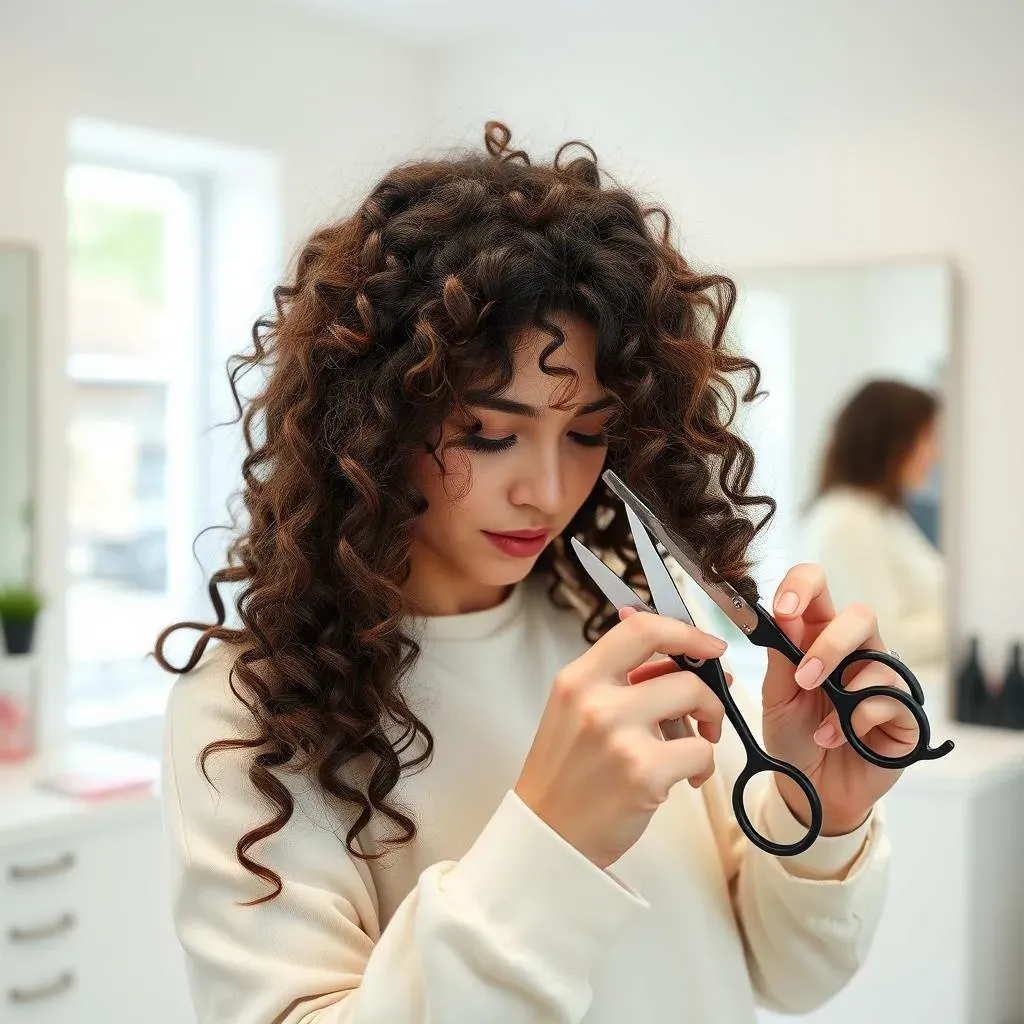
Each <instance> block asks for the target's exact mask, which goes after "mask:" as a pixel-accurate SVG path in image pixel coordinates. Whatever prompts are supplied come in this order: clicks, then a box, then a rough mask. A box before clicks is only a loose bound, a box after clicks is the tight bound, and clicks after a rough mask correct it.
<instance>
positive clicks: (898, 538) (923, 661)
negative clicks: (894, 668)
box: [800, 487, 948, 678]
mask: <svg viewBox="0 0 1024 1024" xmlns="http://www.w3.org/2000/svg"><path fill="white" fill-rule="evenodd" d="M800 557H801V558H805V559H807V560H808V561H811V562H817V563H818V564H819V565H820V566H821V567H822V568H823V569H824V570H825V575H826V576H827V577H828V583H829V590H830V591H831V593H832V597H833V599H834V600H835V603H836V607H837V608H842V607H844V606H846V605H848V604H851V603H853V602H860V603H863V604H866V605H868V606H870V607H871V608H872V609H874V611H875V613H876V614H877V615H878V624H879V628H880V630H881V633H882V636H884V637H885V640H886V643H888V644H891V645H892V647H893V648H894V649H895V650H896V651H897V652H898V653H899V655H900V657H901V658H902V659H903V660H904V661H905V662H906V663H907V664H908V665H910V666H911V667H913V669H914V671H915V672H916V673H918V674H919V675H921V674H922V673H925V674H936V673H938V674H939V675H940V676H941V675H942V674H944V669H945V667H946V648H947V641H948V629H947V625H946V610H945V600H946V592H945V566H944V563H943V559H942V556H941V555H940V554H939V552H938V551H936V550H935V548H934V547H933V546H932V544H931V543H930V542H929V540H928V538H927V537H926V536H925V535H924V534H923V533H922V532H921V530H920V529H919V528H918V526H917V524H916V523H915V522H914V520H913V519H912V518H911V516H910V514H909V513H908V512H906V511H904V510H903V509H899V508H893V507H892V506H890V505H887V504H886V503H885V502H883V501H882V499H881V498H879V497H877V496H876V495H873V494H871V493H869V492H867V491H863V490H860V489H856V488H852V487H837V488H835V489H834V490H832V491H829V493H827V494H826V495H824V496H823V497H822V498H819V499H818V500H817V501H816V502H815V503H814V504H813V505H812V506H811V509H810V511H809V512H808V515H807V519H806V521H805V524H804V535H803V539H802V551H801V555H800ZM922 678H923V677H922Z"/></svg>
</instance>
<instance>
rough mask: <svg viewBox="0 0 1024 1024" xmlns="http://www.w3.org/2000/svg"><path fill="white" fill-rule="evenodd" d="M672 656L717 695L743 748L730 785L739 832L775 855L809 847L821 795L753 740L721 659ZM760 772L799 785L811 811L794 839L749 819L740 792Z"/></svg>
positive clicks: (816, 832)
mask: <svg viewBox="0 0 1024 1024" xmlns="http://www.w3.org/2000/svg"><path fill="white" fill-rule="evenodd" d="M672 660H673V661H674V662H675V663H676V665H678V666H679V668H681V669H682V670H683V671H684V672H693V673H694V674H695V675H696V676H698V678H700V679H701V681H702V682H704V683H705V685H706V686H707V687H708V688H709V689H710V690H711V691H712V693H714V694H715V696H716V697H718V699H719V700H720V701H721V702H722V707H723V708H724V709H725V716H726V718H728V719H729V721H730V722H731V723H732V726H733V728H734V729H735V730H736V732H737V734H738V735H739V738H740V742H741V743H742V744H743V747H744V749H745V750H746V753H747V763H746V765H745V766H744V768H743V771H741V772H740V774H739V776H738V777H737V779H736V782H735V784H734V785H733V789H732V809H733V813H734V815H735V816H736V822H737V824H738V825H739V827H740V829H741V831H742V832H743V834H744V835H745V836H746V837H747V838H748V839H749V840H750V841H751V842H752V843H753V844H754V846H756V847H757V848H758V849H760V850H764V851H765V852H766V853H771V854H774V855H775V856H776V857H792V856H794V855H796V854H798V853H803V852H804V850H807V849H809V848H810V846H811V845H812V844H813V843H814V840H815V839H817V838H818V835H819V834H820V832H821V822H822V810H821V799H820V798H819V797H818V793H817V790H815V788H814V786H813V784H812V783H811V780H810V779H809V778H807V776H806V775H804V773H803V772H802V771H800V769H799V768H797V767H796V766H795V765H792V764H789V763H788V762H786V761H780V760H779V759H778V758H775V757H772V756H771V754H769V753H768V752H767V751H765V750H764V749H763V748H762V747H761V745H760V744H759V743H758V742H757V739H756V738H755V737H754V734H753V733H752V732H751V731H750V727H749V726H748V725H747V722H746V719H744V717H743V715H742V714H741V713H740V710H739V708H738V707H737V706H736V701H735V700H734V699H733V696H732V692H731V691H730V689H729V684H728V682H726V678H725V672H724V670H723V669H722V663H721V662H720V661H718V659H715V658H709V659H707V660H705V659H698V658H690V657H688V656H686V655H672ZM764 772H774V773H778V774H779V775H785V776H786V777H787V778H789V779H792V780H793V782H795V783H796V785H797V786H799V787H800V790H801V791H802V792H803V794H804V797H805V798H806V800H807V807H808V810H809V811H810V815H811V821H810V825H809V826H808V828H807V834H806V835H804V836H803V837H802V838H801V839H799V840H798V841H797V842H795V843H777V842H775V841H774V840H772V839H769V838H768V837H767V836H763V835H761V833H760V832H758V830H757V828H756V826H755V825H754V823H753V822H752V821H751V820H750V815H749V814H747V808H746V804H745V803H744V800H743V796H744V793H745V792H746V789H747V786H748V785H749V784H750V782H751V781H752V780H753V779H754V778H755V777H756V776H758V775H761V774H763V773H764Z"/></svg>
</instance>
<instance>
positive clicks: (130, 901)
mask: <svg viewBox="0 0 1024 1024" xmlns="http://www.w3.org/2000/svg"><path fill="white" fill-rule="evenodd" d="M37 776H38V767H32V766H27V767H25V768H23V769H19V770H13V769H4V770H2V771H0V1022H2V1024H72V1022H73V1024H129V1022H131V1024H138V1022H139V1021H146V1022H147V1024H191V1022H192V1021H194V1016H193V1014H192V1011H191V1007H190V1004H189V1000H188V992H187V987H186V982H185V975H184V963H183V959H182V953H181V950H180V948H179V946H178V944H177V940H176V939H175V937H174V933H173V929H172V926H171V920H170V898H169V891H168V885H167V877H166V871H165V854H164V843H163V838H162V826H161V821H160V810H159V801H158V799H157V796H156V795H155V794H154V793H147V794H145V795H136V796H130V797H116V798H109V799H107V800H104V801H102V802H89V801H82V800H77V799H71V798H67V797H61V796H57V795H53V794H48V793H45V792H42V791H40V790H38V789H37V788H36V786H35V779H36V778H37Z"/></svg>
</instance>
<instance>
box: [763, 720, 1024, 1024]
mask: <svg viewBox="0 0 1024 1024" xmlns="http://www.w3.org/2000/svg"><path fill="white" fill-rule="evenodd" d="M947 737H949V738H951V739H952V740H954V741H955V743H956V749H955V750H954V751H953V752H952V753H951V754H949V755H948V756H947V757H945V758H942V759H940V760H938V761H931V762H923V763H920V764H917V765H914V766H913V767H912V768H910V769H908V770H907V772H906V773H905V774H904V777H903V778H902V779H901V780H900V783H899V785H897V786H896V787H895V789H894V790H893V791H892V792H891V793H890V794H889V795H888V796H887V797H886V800H885V806H884V813H885V821H886V826H887V829H888V833H889V836H890V839H891V842H892V874H891V881H890V889H889V898H888V902H887V905H886V911H885V915H884V918H883V920H882V923H881V926H880V928H879V932H878V937H877V939H876V941H875V945H874V948H873V949H872V952H871V955H870V957H869V959H868V962H867V964H866V965H865V966H864V968H863V970H862V971H861V972H860V973H859V974H858V975H857V977H856V978H854V980H853V981H851V983H850V984H849V985H848V986H847V988H846V989H845V990H844V991H843V992H841V993H840V994H839V995H838V996H837V997H836V998H835V999H833V1000H832V1001H831V1002H830V1003H829V1004H828V1005H826V1006H824V1007H822V1008H821V1009H820V1010H818V1011H816V1012H815V1013H813V1014H810V1015H808V1016H806V1017H803V1018H801V1019H802V1020H805V1021H810V1022H812V1024H863V1022H864V1021H865V1020H873V1021H877V1022H878V1024H902V1022H911V1024H917V1022H919V1021H920V1022H924V1021H928V1022H929V1024H1024V733H1021V732H1009V731H1004V730H999V729H987V728H981V727H975V726H964V725H961V724H959V723H943V722H941V721H937V720H935V719H933V721H932V743H933V745H935V744H938V743H940V742H941V741H942V740H944V739H946V738H947ZM789 1020H792V1018H791V1017H781V1016H778V1015H776V1014H773V1013H769V1012H767V1011H762V1012H761V1014H760V1016H759V1022H761V1024H769V1022H771V1024H781V1022H783V1021H789Z"/></svg>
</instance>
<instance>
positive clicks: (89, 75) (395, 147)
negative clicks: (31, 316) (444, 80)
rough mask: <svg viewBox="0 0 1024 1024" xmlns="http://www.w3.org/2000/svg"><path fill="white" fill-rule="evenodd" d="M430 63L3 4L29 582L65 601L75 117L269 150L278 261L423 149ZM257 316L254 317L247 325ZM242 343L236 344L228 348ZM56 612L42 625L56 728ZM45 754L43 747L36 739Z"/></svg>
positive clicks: (307, 30) (291, 22)
mask: <svg viewBox="0 0 1024 1024" xmlns="http://www.w3.org/2000/svg"><path fill="white" fill-rule="evenodd" d="M430 80H431V65H430V63H429V62H428V61H427V60H426V58H425V57H424V56H423V55H422V53H421V51H420V50H417V49H413V48H411V47H408V46H405V45H400V44H397V43H395V42H393V41H390V40H388V39H385V38H378V37H376V36H374V35H372V34H369V33H367V32H366V31H359V32H357V31H355V30H348V29H346V28H345V27H344V26H342V25H339V24H337V23H330V22H325V21H324V20H323V19H322V18H319V17H316V16H304V15H302V14H301V12H298V13H296V12H294V11H293V12H290V13H289V12H288V10H287V9H286V8H283V7H275V6H265V5H263V4H261V3H259V2H258V0H249V2H245V0H206V2H203V0H176V2H175V3H173V4H172V3H166V4H163V3H159V4H158V3H154V2H152V0H89V2H88V3H82V2H79V0H46V2H45V3H32V4H9V3H4V4H2V5H0V237H2V238H8V239H17V240H20V241H26V242H29V243H31V244H33V245H34V246H36V247H37V248H38V250H39V253H40V257H41V266H40V277H41V296H42V299H41V301H42V310H41V320H42V324H41V330H42V345H41V348H42V352H41V360H40V365H41V369H42V380H41V389H42V395H41V401H42V409H43V415H42V437H41V438H40V447H41V451H42V454H43V465H42V467H41V487H42V494H43V501H42V502H41V508H40V510H39V512H40V530H39V537H38V548H39V549H38V552H37V555H38V561H37V565H38V567H39V574H40V580H41V584H42V586H43V587H44V588H45V589H46V590H47V591H48V592H49V593H50V594H54V595H56V594H59V593H60V591H61V590H62V589H63V579H64V576H63V567H62V566H63V559H64V495H65V481H64V472H65V465H64V461H63V454H62V453H63V449H64V421H63V418H62V417H63V415H64V410H65V409H66V405H67V403H66V395H65V391H64V387H65V385H64V371H63V351H64V335H63V330H64V326H63V319H64V301H63V293H64V239H65V223H64V171H65V166H66V160H67V152H66V139H67V133H68V129H69V125H70V123H71V122H72V120H73V119H75V118H78V117H89V118H97V119H100V120H106V121H112V122H118V123H123V124H128V125H139V126H144V127H148V128H152V129H156V130H159V131H162V132H167V133H176V134H180V135H186V136H195V137H198V138H203V139H211V140H219V141H222V142H225V143H231V144H234V145H237V146H244V147H249V148H256V149H262V150H266V151H268V152H269V153H270V154H271V155H272V156H276V157H277V158H278V160H279V167H280V174H281V182H282V194H281V201H282V204H283V209H282V217H283V234H284V250H285V252H290V251H291V249H292V248H293V246H294V245H295V244H296V243H297V241H298V240H299V239H300V238H301V237H302V236H303V235H304V234H305V233H306V232H307V231H308V230H309V229H310V228H311V227H312V226H313V224H314V223H315V222H316V221H318V220H321V219H323V218H325V217H326V216H328V215H330V214H331V213H332V212H334V211H336V210H340V209H344V208H346V207H347V204H348V203H349V202H350V201H351V198H352V194H353V190H358V189H361V188H362V187H363V186H364V185H365V184H367V183H368V182H369V181H370V180H372V178H373V177H374V176H375V175H376V174H377V173H378V172H379V171H381V170H383V169H384V168H385V167H386V166H387V165H388V164H390V163H391V162H392V161H393V160H394V159H395V158H397V157H399V156H401V155H404V154H405V153H406V152H408V151H409V149H410V148H411V147H414V146H417V145H419V144H420V142H421V140H422V138H423V131H424V121H425V115H426V113H427V111H428V109H429V103H430V96H429V90H428V88H427V86H428V84H429V82H430ZM259 312H261V311H259V310H254V311H253V313H254V314H255V313H259ZM247 344H248V335H247V334H246V335H245V336H242V337H239V338H238V343H237V347H238V348H239V349H241V348H244V347H245V346H246V345H247ZM62 637H63V621H62V620H61V616H60V609H59V606H58V605H54V604H52V603H51V614H50V615H49V616H48V618H47V620H46V621H45V623H44V642H43V643H42V645H41V647H42V649H43V650H45V651H46V660H47V664H46V667H45V671H46V675H47V679H48V686H47V698H46V699H47V700H48V701H49V702H51V707H50V711H49V713H48V714H47V715H46V717H45V720H46V721H47V722H54V723H56V722H59V721H61V720H62V719H63V713H62V710H61V709H58V708H57V707H55V706H53V705H54V704H55V703H57V702H59V701H60V685H59V680H60V667H61V666H62V663H63V643H62ZM43 739H44V742H45V741H46V739H47V737H46V736H44V737H43Z"/></svg>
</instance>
